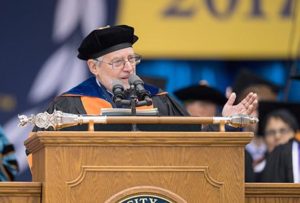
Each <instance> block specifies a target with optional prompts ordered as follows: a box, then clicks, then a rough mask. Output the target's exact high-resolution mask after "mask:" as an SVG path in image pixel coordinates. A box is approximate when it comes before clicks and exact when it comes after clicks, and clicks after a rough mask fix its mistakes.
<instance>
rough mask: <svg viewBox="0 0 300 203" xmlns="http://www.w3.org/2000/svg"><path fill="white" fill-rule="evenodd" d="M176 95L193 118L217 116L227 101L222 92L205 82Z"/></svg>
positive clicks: (182, 90) (178, 91)
mask: <svg viewBox="0 0 300 203" xmlns="http://www.w3.org/2000/svg"><path fill="white" fill-rule="evenodd" d="M174 94H175V95H176V96H177V98H178V99H179V100H181V101H182V102H183V103H184V106H185V107H186V109H187V111H188V112H189V113H190V114H191V116H202V117H212V116H215V115H216V114H217V112H218V106H223V105H224V104H225V103H226V101H227V99H226V97H225V95H223V94H222V93H221V92H220V91H218V90H217V89H214V88H212V87H209V86H208V85H207V84H204V83H203V82H202V83H201V84H199V85H193V86H189V87H186V88H183V89H180V90H177V91H176V92H174Z"/></svg>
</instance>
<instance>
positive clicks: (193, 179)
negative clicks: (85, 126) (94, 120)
mask: <svg viewBox="0 0 300 203" xmlns="http://www.w3.org/2000/svg"><path fill="white" fill-rule="evenodd" d="M251 138H252V134H251V133H245V132H243V133H242V132H209V133H208V132H66V131H65V132H62V131H57V132H37V133H33V134H32V136H31V137H30V138H29V139H28V140H27V141H26V142H25V145H26V147H27V149H28V150H29V151H30V152H31V153H32V163H33V166H32V176H33V181H34V182H41V183H42V195H41V196H42V202H43V203H50V202H51V203H52V202H66V203H69V202H101V203H102V202H106V203H115V202H120V203H125V202H126V203H131V202H132V203H136V202H145V203H147V202H151V201H152V202H157V203H158V202H178V203H181V202H188V203H193V202H195V203H196V202H197V203H199V202H244V201H245V187H244V186H245V184H244V147H245V145H246V144H247V143H248V142H249V141H250V140H251ZM147 198H148V199H147Z"/></svg>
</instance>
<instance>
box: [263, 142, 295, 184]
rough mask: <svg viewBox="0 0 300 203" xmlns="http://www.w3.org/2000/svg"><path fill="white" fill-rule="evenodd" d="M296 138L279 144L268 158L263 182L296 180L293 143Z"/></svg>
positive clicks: (290, 181) (291, 181)
mask: <svg viewBox="0 0 300 203" xmlns="http://www.w3.org/2000/svg"><path fill="white" fill-rule="evenodd" d="M293 141H295V139H291V140H290V141H289V142H288V143H286V144H283V145H279V146H278V147H276V148H275V149H274V150H273V152H272V153H271V154H270V155H269V156H268V158H267V164H266V167H265V169H264V171H263V173H262V182H289V183H293V182H294V177H293V161H292V145H293Z"/></svg>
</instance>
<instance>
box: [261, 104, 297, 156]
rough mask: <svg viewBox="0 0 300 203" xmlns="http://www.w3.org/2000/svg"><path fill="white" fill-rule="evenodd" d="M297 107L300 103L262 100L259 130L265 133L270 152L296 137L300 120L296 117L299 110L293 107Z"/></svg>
mask: <svg viewBox="0 0 300 203" xmlns="http://www.w3.org/2000/svg"><path fill="white" fill-rule="evenodd" d="M297 107H298V108H299V104H291V103H283V102H262V103H261V104H260V107H259V108H260V116H259V117H260V121H261V124H260V130H259V131H260V133H261V134H263V135H264V138H265V142H266V145H267V149H268V151H269V152H271V151H272V150H273V149H274V148H275V147H276V146H278V145H280V144H285V143H287V142H288V141H289V140H290V139H291V138H293V137H295V135H296V133H297V131H298V130H299V121H297V118H296V116H297V111H294V110H293V108H297ZM298 111H299V110H298ZM292 112H293V113H294V114H293V113H292Z"/></svg>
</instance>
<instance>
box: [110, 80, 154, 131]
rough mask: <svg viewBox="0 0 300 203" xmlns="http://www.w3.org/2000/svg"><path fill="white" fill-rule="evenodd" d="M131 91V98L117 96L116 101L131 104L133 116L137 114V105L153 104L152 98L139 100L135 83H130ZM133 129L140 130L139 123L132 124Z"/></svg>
mask: <svg viewBox="0 0 300 203" xmlns="http://www.w3.org/2000/svg"><path fill="white" fill-rule="evenodd" d="M128 91H129V94H128V95H129V96H128V98H129V99H121V98H116V99H115V103H116V104H119V105H122V106H130V108H131V116H136V107H138V106H144V105H147V106H150V105H151V104H152V100H151V98H149V97H148V98H147V99H146V98H145V99H144V100H142V101H138V94H139V93H138V92H137V91H136V88H135V85H134V84H131V85H130V89H129V90H128ZM132 131H138V128H137V125H136V124H134V123H133V124H132Z"/></svg>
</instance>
